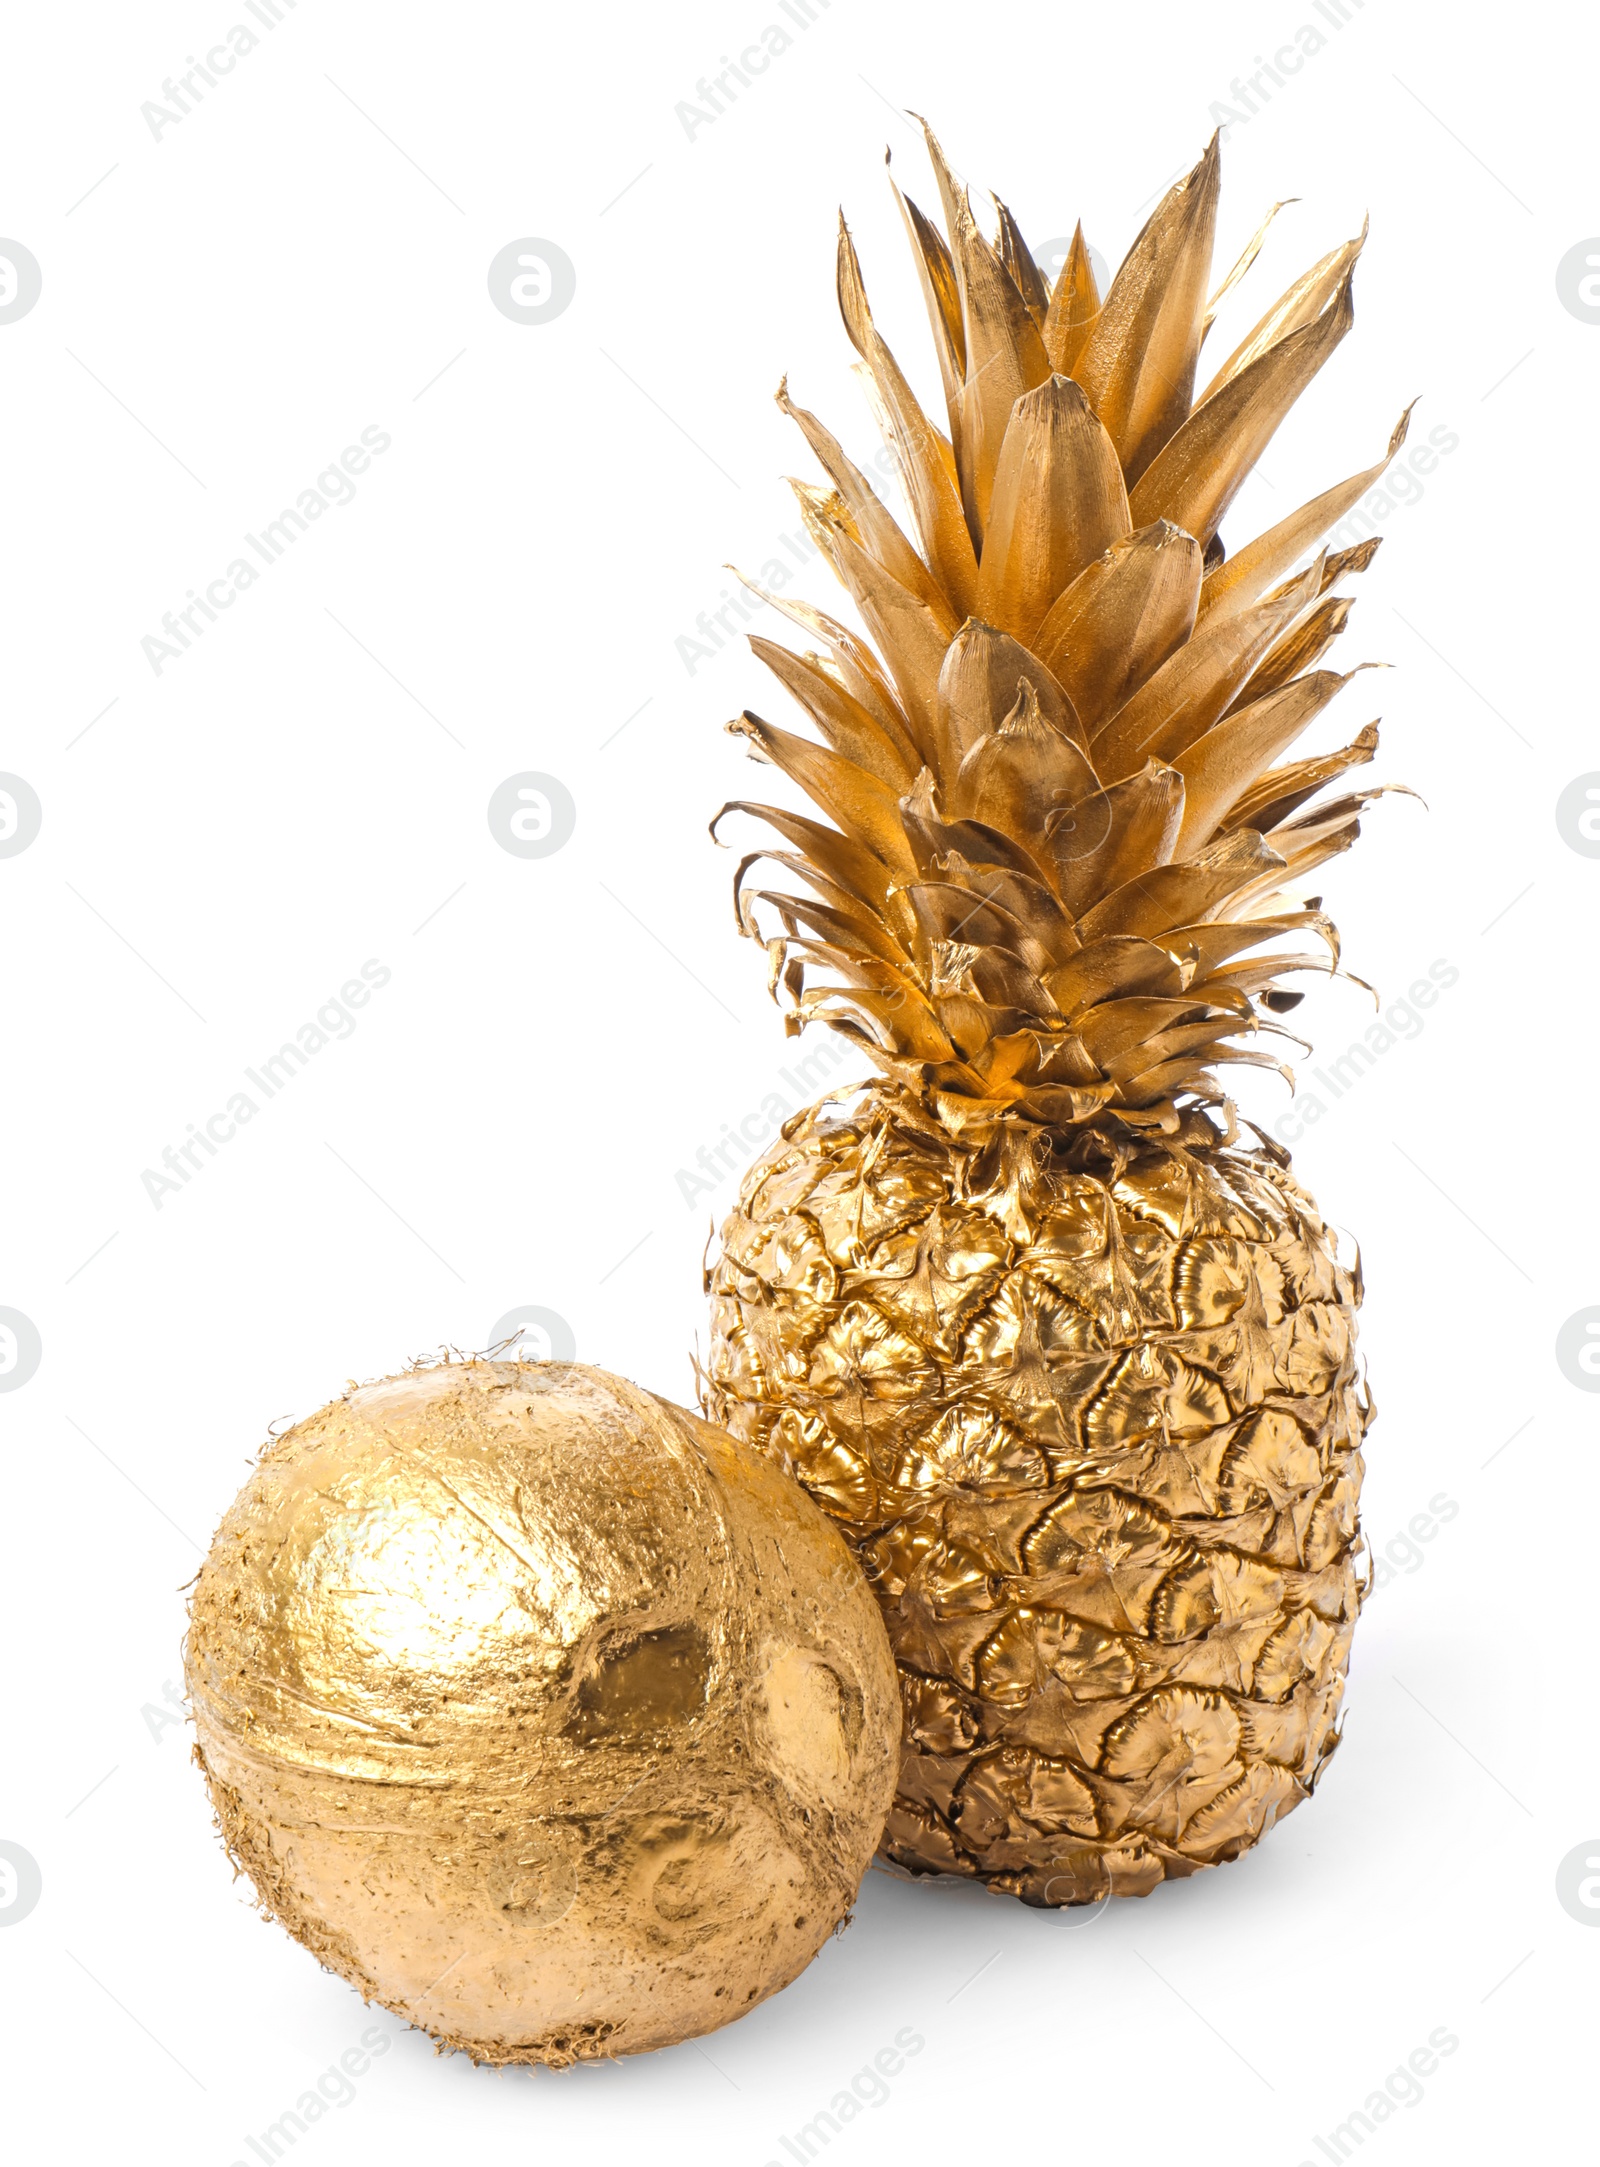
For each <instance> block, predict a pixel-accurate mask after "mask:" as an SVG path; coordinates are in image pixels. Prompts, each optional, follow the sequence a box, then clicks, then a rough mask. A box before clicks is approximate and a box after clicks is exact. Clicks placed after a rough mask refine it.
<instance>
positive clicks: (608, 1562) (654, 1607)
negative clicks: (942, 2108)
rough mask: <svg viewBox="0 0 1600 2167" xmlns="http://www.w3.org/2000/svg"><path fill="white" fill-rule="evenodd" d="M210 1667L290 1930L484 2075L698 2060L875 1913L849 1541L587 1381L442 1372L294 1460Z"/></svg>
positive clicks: (629, 1393)
mask: <svg viewBox="0 0 1600 2167" xmlns="http://www.w3.org/2000/svg"><path fill="white" fill-rule="evenodd" d="M185 1671H186V1676H187V1680H188V1687H189V1694H190V1698H191V1703H192V1706H193V1709H194V1716H195V1723H196V1728H197V1732H198V1744H197V1747H196V1759H197V1760H198V1761H199V1763H200V1766H201V1767H202V1769H203V1770H204V1772H205V1777H206V1781H207V1783H208V1785H209V1786H210V1791H211V1797H212V1800H213V1802H214V1804H215V1807H216V1812H217V1818H218V1821H219V1824H220V1826H221V1830H222V1834H223V1838H224V1841H225V1843H226V1845H227V1848H228V1851H229V1853H230V1854H231V1856H232V1857H233V1859H234V1861H235V1863H236V1865H237V1866H239V1867H240V1868H241V1869H242V1870H243V1871H244V1872H245V1873H246V1874H248V1875H249V1877H250V1879H251V1881H252V1882H253V1883H254V1885H255V1889H256V1893H257V1896H258V1898H259V1900H260V1904H261V1907H262V1908H263V1909H264V1910H265V1911H267V1912H268V1913H270V1914H271V1916H273V1917H274V1918H276V1919H277V1920H278V1921H279V1922H280V1923H281V1924H282V1925H283V1926H285V1927H286V1928H287V1929H288V1931H289V1932H290V1933H291V1934H293V1935H294V1936H295V1938H296V1939H297V1940H299V1941H301V1942H303V1943H304V1944H305V1946H306V1947H307V1948H308V1949H310V1950H311V1952H312V1953H313V1955H315V1956H316V1957H317V1958H318V1959H319V1960H320V1961H321V1962H322V1963H323V1964H324V1965H326V1966H327V1967H328V1968H329V1969H330V1970H333V1971H336V1972H338V1973H339V1974H340V1975H341V1976H342V1977H344V1978H346V1979H348V1980H349V1981H350V1982H351V1984H352V1985H354V1986H355V1987H357V1988H358V1989H359V1990H360V1992H361V1994H362V1995H363V1997H364V1998H365V1999H367V2000H370V2001H376V2002H379V2003H381V2004H382V2005H383V2006H384V2007H385V2008H388V2009H392V2010H394V2011H395V2012H396V2013H397V2014H398V2015H400V2016H402V2017H405V2018H407V2019H409V2020H410V2022H412V2023H413V2024H415V2025H418V2026H420V2027H421V2028H422V2029H423V2030H425V2031H427V2032H429V2033H431V2034H432V2035H433V2037H434V2038H435V2039H436V2040H437V2041H438V2042H439V2043H440V2045H441V2047H450V2048H460V2049H462V2050H464V2051H465V2052H466V2053H468V2054H469V2055H471V2056H472V2058H473V2059H474V2060H475V2061H479V2062H487V2063H512V2062H546V2063H553V2064H556V2065H558V2066H559V2065H565V2064H567V2063H570V2062H573V2061H575V2060H579V2059H586V2058H591V2057H596V2056H603V2055H618V2054H628V2053H639V2052H642V2051H644V2050H646V2049H648V2048H653V2047H662V2046H668V2045H670V2044H672V2043H673V2042H674V2041H676V2040H681V2039H686V2038H691V2037H693V2036H694V2035H695V2034H697V2033H701V2032H706V2031H709V2030H711V2029H713V2028H714V2027H716V2026H717V2025H720V2024H725V2023H727V2022H729V2021H730V2020H731V2019H732V2018H734V2017H737V2016H740V2015H742V2014H743V2013H744V2011H745V2010H747V2009H749V2008H750V2007H751V2006H752V2005H753V2004H754V2003H756V2002H759V2001H761V2000H762V1999H764V1998H765V1996H767V1995H768V1994H771V1993H774V1992H776V1990H777V1989H778V1988H779V1987H782V1986H785V1985H787V1983H788V1982H789V1981H790V1980H791V1979H792V1978H794V1976H795V1975H796V1973H797V1972H799V1971H800V1970H801V1969H802V1968H803V1967H804V1966H805V1965H806V1964H807V1963H809V1961H810V1960H811V1958H812V1956H813V1955H815V1953H816V1951H817V1949H818V1948H819V1947H820V1945H821V1944H822V1942H823V1941H824V1940H825V1939H826V1938H827V1936H828V1935H829V1934H830V1933H832V1932H833V1931H834V1929H835V1928H836V1927H838V1926H840V1925H841V1924H842V1923H843V1922H844V1921H845V1920H846V1919H847V1918H848V1916H849V1912H850V1906H851V1904H852V1902H853V1900H854V1897H855V1894H856V1890H857V1888H858V1886H859V1884H860V1881H861V1877H862V1874H863V1872H864V1871H865V1869H866V1867H867V1865H868V1862H869V1861H870V1859H871V1857H872V1853H873V1851H874V1849H875V1847H876V1845H877V1843H878V1840H879V1837H880V1835H881V1833H882V1829H883V1824H884V1818H885V1815H886V1813H887V1810H888V1806H889V1802H890V1799H891V1797H892V1795H893V1791H894V1783H895V1772H896V1767H897V1763H898V1758H899V1734H900V1711H899V1700H898V1695H897V1691H896V1684H895V1670H894V1663H893V1660H892V1658H891V1655H890V1652H889V1645H888V1640H887V1636H886V1634H885V1631H884V1627H883V1624H882V1621H881V1619H880V1616H879V1613H878V1609H877V1606H876V1604H875V1602H874V1600H873V1598H872V1596H871V1594H870V1592H869V1591H868V1589H867V1587H866V1584H865V1582H864V1580H863V1578H862V1575H861V1572H860V1569H859V1567H858V1566H857V1565H856V1563H855V1561H854V1560H853V1558H852V1557H851V1555H850V1553H849V1552H848V1551H847V1549H846V1547H845V1545H844V1543H843V1541H842V1540H841V1538H840V1537H839V1535H838V1534H837V1533H836V1532H835V1531H834V1529H833V1528H832V1526H831V1525H830V1524H829V1522H828V1521H827V1520H826V1519H825V1518H824V1516H823V1514H822V1513H821V1512H820V1511H819V1510H818V1509H817V1507H816V1506H815V1505H813V1504H812V1502H811V1501H810V1499H809V1498H808V1497H807V1496H806V1495H805V1494H804V1492H803V1491H802V1490H800V1488H799V1487H798V1486H797V1485H796V1484H795V1483H794V1482H793V1481H792V1480H791V1479H790V1478H789V1477H788V1476H787V1475H786V1474H784V1473H783V1472H782V1471H781V1470H780V1469H778V1468H777V1467H775V1466H773V1465H771V1464H770V1463H769V1462H767V1461H765V1460H764V1459H762V1458H761V1457H759V1456H758V1455H756V1454H755V1453H754V1452H753V1451H751V1450H749V1449H748V1448H746V1447H744V1446H742V1445H739V1444H737V1443H735V1442H734V1441H733V1440H732V1439H731V1438H729V1437H728V1436H726V1435H725V1434H724V1433H723V1432H722V1431H720V1430H717V1429H714V1428H712V1427H711V1425H710V1424H708V1423H706V1422H703V1421H701V1420H700V1419H699V1417H698V1416H696V1415H693V1414H690V1413H687V1412H686V1411H685V1410H684V1409H682V1408H679V1407H675V1406H672V1405H671V1404H670V1403H668V1402H667V1401H665V1400H661V1399H657V1398H656V1397H654V1396H653V1395H652V1394H650V1393H648V1392H644V1391H641V1390H640V1389H638V1388H637V1387H636V1386H634V1385H631V1384H628V1383H627V1382H625V1381H624V1380H623V1379H621V1378H617V1377H611V1376H608V1375H606V1374H605V1372H604V1371H601V1370H597V1369H591V1368H587V1367H584V1366H582V1365H579V1364H576V1363H517V1362H488V1361H483V1362H465V1363H454V1364H450V1365H448V1366H441V1367H438V1368H434V1369H422V1370H416V1371H412V1372H410V1373H408V1374H406V1375H403V1376H399V1377H393V1378H389V1379H386V1380H385V1381H383V1382H382V1383H379V1384H373V1385H367V1386H364V1387H361V1388H360V1389H352V1390H351V1391H350V1392H349V1393H348V1394H347V1395H346V1396H345V1397H344V1398H343V1399H341V1400H337V1401H335V1402H334V1403H333V1404H332V1405H331V1406H328V1407H325V1408H324V1409H323V1410H322V1411H321V1413H319V1414H317V1415H314V1416H312V1418H311V1419H310V1420H309V1421H307V1422H303V1423H301V1424H300V1425H299V1426H298V1427H297V1428H295V1429H293V1430H291V1431H289V1432H288V1433H287V1434H286V1435H285V1436H284V1437H282V1438H281V1439H279V1440H278V1441H276V1442H275V1443H274V1444H272V1445H271V1446H270V1447H269V1448H268V1449H267V1451H266V1452H265V1453H264V1454H263V1456H262V1458H261V1460H260V1462H259V1464H258V1465H257V1467H256V1470H255V1472H254V1473H253V1474H252V1476H251V1478H250V1480H249V1481H248V1482H247V1483H246V1484H245V1486H244V1488H243V1490H241V1492H240V1493H239V1495H238V1497H237V1498H236V1499H235V1501H234V1503H233V1505H232V1506H231V1507H230V1509H229V1511H228V1513H227V1515H226V1516H225V1518H224V1519H223V1522H222V1524H221V1526H220V1528H219V1529H218V1530H217V1534H216V1538H215V1540H214V1542H213V1544H212V1547H211V1551H210V1554H209V1556H208V1557H207V1559H206V1562H205V1564H204V1566H203V1567H202V1569H201V1572H200V1574H199V1577H198V1580H197V1582H196V1585H195V1589H194V1594H193V1600H192V1606H191V1613H190V1628H189V1635H188V1639H187V1642H186V1646H185Z"/></svg>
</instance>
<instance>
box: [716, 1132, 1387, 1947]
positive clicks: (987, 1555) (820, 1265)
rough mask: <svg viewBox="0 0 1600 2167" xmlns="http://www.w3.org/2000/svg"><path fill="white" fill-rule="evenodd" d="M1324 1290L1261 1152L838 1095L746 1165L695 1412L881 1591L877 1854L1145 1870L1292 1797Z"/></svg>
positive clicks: (1343, 1628) (1345, 1451)
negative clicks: (714, 1424)
mask: <svg viewBox="0 0 1600 2167" xmlns="http://www.w3.org/2000/svg"><path fill="white" fill-rule="evenodd" d="M1356 1295H1357V1290H1356V1288H1355V1286H1354V1284H1353V1283H1352V1279H1351V1277H1350V1275H1349V1274H1348V1273H1347V1272H1346V1271H1344V1270H1342V1269H1341V1268H1340V1267H1339V1265H1338V1264H1337V1263H1336V1261H1335V1258H1334V1255H1333V1245H1332V1243H1331V1240H1330V1238H1329V1236H1328V1234H1327V1233H1326V1231H1325V1230H1324V1228H1323V1225H1322V1222H1321V1221H1320V1219H1319V1218H1318V1216H1317V1213H1316V1208H1315V1206H1314V1205H1313V1204H1312V1203H1311V1201H1310V1199H1309V1198H1308V1197H1307V1196H1306V1195H1305V1193H1304V1192H1303V1191H1302V1190H1301V1189H1300V1188H1299V1187H1298V1186H1297V1184H1296V1183H1295V1182H1294V1181H1293V1179H1292V1178H1291V1177H1290V1175H1289V1174H1288V1173H1287V1172H1286V1171H1285V1170H1284V1169H1283V1168H1281V1167H1280V1166H1278V1165H1277V1164H1275V1163H1274V1162H1273V1161H1272V1160H1271V1159H1270V1158H1267V1157H1265V1156H1263V1155H1259V1154H1254V1153H1248V1152H1235V1151H1227V1150H1213V1151H1195V1152H1173V1151H1171V1150H1168V1149H1164V1148H1161V1147H1159V1146H1158V1147H1155V1148H1146V1147H1137V1146H1136V1147H1134V1149H1133V1151H1132V1153H1131V1155H1129V1156H1128V1158H1127V1161H1126V1163H1125V1164H1123V1165H1122V1167H1121V1169H1120V1171H1118V1170H1117V1169H1116V1167H1115V1166H1114V1164H1103V1165H1102V1166H1101V1167H1100V1169H1099V1171H1097V1172H1090V1171H1086V1170H1080V1169H1076V1168H1074V1167H1073V1166H1072V1165H1070V1164H1069V1163H1065V1162H1064V1161H1063V1159H1062V1158H1061V1156H1060V1155H1059V1153H1058V1152H1057V1151H1056V1150H1054V1149H1052V1148H1050V1147H1049V1146H1047V1145H1045V1144H1044V1143H1043V1141H1042V1140H1038V1139H1036V1140H1034V1141H1032V1142H1031V1143H1029V1142H1024V1141H1021V1140H1017V1141H1016V1142H1015V1144H1014V1145H1008V1144H1007V1143H1002V1144H1000V1145H996V1146H991V1147H989V1148H988V1149H986V1150H978V1151H971V1152H964V1153H961V1154H959V1155H956V1156H951V1155H950V1154H949V1153H946V1152H942V1151H941V1150H940V1149H939V1148H938V1147H937V1144H936V1143H930V1140H929V1138H928V1137H927V1135H926V1134H924V1133H923V1132H921V1131H920V1130H918V1129H917V1128H915V1127H911V1128H907V1127H904V1126H902V1125H901V1124H900V1123H899V1122H897V1120H896V1119H895V1116H894V1112H893V1110H892V1108H891V1107H890V1106H889V1105H887V1104H885V1103H882V1102H879V1103H877V1104H873V1103H872V1102H870V1101H869V1103H868V1104H867V1105H866V1106H865V1107H864V1108H862V1109H860V1110H858V1111H857V1112H856V1113H855V1114H854V1115H853V1116H852V1117H849V1118H846V1117H844V1116H843V1115H841V1114H839V1113H837V1112H834V1111H831V1110H823V1109H819V1110H816V1111H814V1112H813V1113H812V1114H810V1115H807V1116H804V1117H802V1119H801V1120H800V1122H799V1123H798V1124H797V1125H795V1126H794V1127H793V1131H792V1134H791V1135H790V1136H789V1137H788V1138H786V1139H783V1140H780V1142H779V1143H778V1144H777V1145H776V1146H775V1147H774V1148H773V1149H771V1150H770V1151H769V1152H768V1153H767V1154H766V1155H765V1156H764V1157H763V1158H762V1159H761V1160H760V1161H759V1162H758V1163H757V1164H756V1165H755V1166H754V1167H752V1168H751V1170H750V1172H749V1174H748V1175H747V1177H746V1179H745V1182H744V1186H743V1191H742V1194H741V1196H740V1200H739V1206H738V1209H737V1210H736V1211H735V1212H734V1213H733V1214H732V1216H731V1217H730V1218H729V1220H728V1222H727V1225H726V1226H725V1228H724V1230H723V1251H722V1255H721V1258H720V1260H719V1262H718V1264H717V1266H716V1268H715V1271H714V1274H713V1312H714V1315H713V1322H714V1332H715V1353H714V1356H713V1370H712V1380H711V1390H710V1395H709V1406H710V1408H711V1411H712V1413H713V1416H714V1419H716V1420H717V1421H719V1422H721V1423H723V1424H725V1425H726V1426H727V1427H728V1428H729V1429H730V1430H732V1431H733V1432H734V1433H735V1434H736V1435H737V1436H740V1437H743V1438H745V1439H746V1440H748V1441H749V1442H751V1443H753V1444H755V1445H758V1446H760V1447H763V1448H765V1449H767V1450H769V1451H771V1452H773V1453H774V1454H775V1455H777V1456H779V1457H781V1458H782V1459H784V1460H785V1461H787V1462H788V1463H789V1465H790V1466H791V1467H792V1468H793V1470H794V1472H795V1473H796V1474H797V1475H798V1476H799V1478H800V1480H801V1481H802V1482H803V1483H804V1484H805V1486H806V1487H807V1489H809V1490H810V1492H811V1494H812V1496H813V1497H815V1498H816V1499H817V1501H818V1502H819V1503H820V1504H821V1505H822V1506H823V1507H824V1508H825V1509H826V1510H827V1511H828V1512H829V1513H831V1514H832V1515H833V1516H834V1518H835V1519H836V1520H837V1521H838V1522H839V1523H840V1525H841V1527H842V1528H843V1529H844V1531H845V1532H846V1533H847V1534H848V1536H849V1537H850V1538H851V1540H852V1542H853V1543H854V1544H855V1546H856V1548H857V1551H858V1553H859V1555H860V1557H861V1559H862V1562H863V1564H864V1565H865V1567H866V1570H867V1574H868V1577H869V1579H870V1580H871V1581H872V1583H873V1586H874V1587H875V1589H876V1591H877V1594H878V1597H879V1600H880V1602H881V1604H882V1606H883V1612H884V1617H885V1619H886V1621H887V1624H888V1627H889V1637H890V1641H891V1644H892V1646H893V1648H894V1651H895V1657H896V1661H897V1663H898V1665H899V1670H900V1684H901V1692H902V1698H903V1703H904V1711H905V1735H904V1746H903V1757H902V1762H901V1774H900V1784H899V1791H898V1795H897V1797H896V1800H895V1804H894V1808H893V1810H892V1812H891V1815H890V1819H889V1826H888V1831H887V1835H886V1839H885V1844H884V1850H885V1854H886V1856H887V1857H888V1858H889V1859H891V1860H893V1861H896V1862H898V1863H900V1864H901V1865H903V1866H906V1867H909V1868H911V1869H913V1870H918V1871H924V1872H926V1871H934V1870H938V1871H944V1872H950V1873H958V1874H968V1875H973V1874H975V1875H980V1876H981V1877H983V1878H984V1879H985V1880H987V1881H988V1882H989V1883H990V1884H991V1885H992V1886H994V1887H996V1888H999V1889H1002V1890H1007V1891H1010V1892H1011V1893H1013V1894H1015V1895H1017V1896H1020V1897H1022V1898H1023V1899H1024V1900H1025V1901H1027V1902H1029V1903H1035V1904H1048V1905H1056V1904H1074V1903H1090V1902H1094V1901H1095V1900H1097V1899H1098V1898H1100V1897H1103V1896H1106V1895H1108V1894H1117V1895H1143V1894H1145V1893H1146V1892H1147V1891H1148V1890H1149V1889H1151V1888H1152V1887H1154V1886H1155V1884H1156V1883H1157V1882H1159V1881H1160V1880H1162V1879H1163V1878H1164V1877H1166V1876H1169V1875H1181V1874H1187V1873H1192V1872H1193V1871H1195V1869H1196V1868H1198V1867H1201V1866H1210V1865H1215V1864H1217V1863H1219V1862H1220V1861H1222V1860H1225V1859H1229V1858H1233V1857H1236V1856H1237V1855H1238V1853H1239V1852H1241V1851H1242V1850H1244V1849H1245V1848H1247V1847H1248V1846H1249V1845H1251V1844H1253V1843H1254V1842H1255V1841H1256V1840H1257V1839H1258V1838H1259V1837H1260V1836H1261V1835H1262V1834H1263V1833H1264V1831H1265V1830H1266V1829H1267V1828H1269V1827H1270V1826H1271V1825H1272V1823H1273V1822H1274V1820H1276V1819H1277V1818H1278V1817H1279V1816H1281V1815H1282V1814H1284V1813H1285V1812H1287V1811H1288V1810H1289V1809H1290V1808H1291V1807H1292V1806H1294V1805H1296V1804H1298V1803H1299V1801H1300V1800H1301V1799H1303V1798H1304V1797H1305V1796H1306V1795H1307V1793H1308V1792H1309V1791H1310V1789H1311V1788H1312V1786H1313V1785H1314V1783H1315V1782H1316V1780H1317V1777H1318V1774H1319V1772H1320V1770H1321V1768H1322V1766H1323V1763H1324V1762H1325V1761H1326V1759H1327V1757H1328V1755H1329V1754H1330V1753H1331V1752H1332V1750H1333V1748H1334V1746H1335V1745H1336V1744H1337V1736H1338V1734H1337V1731H1336V1728H1335V1722H1336V1717H1337V1713H1338V1708H1339V1702H1340V1698H1341V1694H1342V1692H1343V1679H1344V1669H1345V1664H1346V1660H1347V1657H1348V1653H1349V1645H1350V1635H1351V1632H1352V1629H1353V1627H1354V1624H1355V1619H1356V1613H1357V1609H1358V1607H1359V1600H1360V1586H1359V1582H1358V1576H1357V1560H1356V1551H1355V1543H1356V1534H1357V1521H1356V1501H1357V1494H1358V1491H1359V1488H1360V1482H1361V1471H1362V1463H1361V1456H1360V1450H1359V1447H1360V1441H1361V1436H1362V1430H1363V1427H1364V1423H1365V1419H1366V1415H1367V1411H1368V1410H1367V1407H1366V1404H1365V1402H1364V1400H1363V1399H1362V1398H1361V1396H1360V1394H1359V1390H1358V1385H1357V1376H1356V1365H1355V1358H1354V1353H1353V1345H1352V1342H1353V1338H1354V1321H1355V1302H1356Z"/></svg>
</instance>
